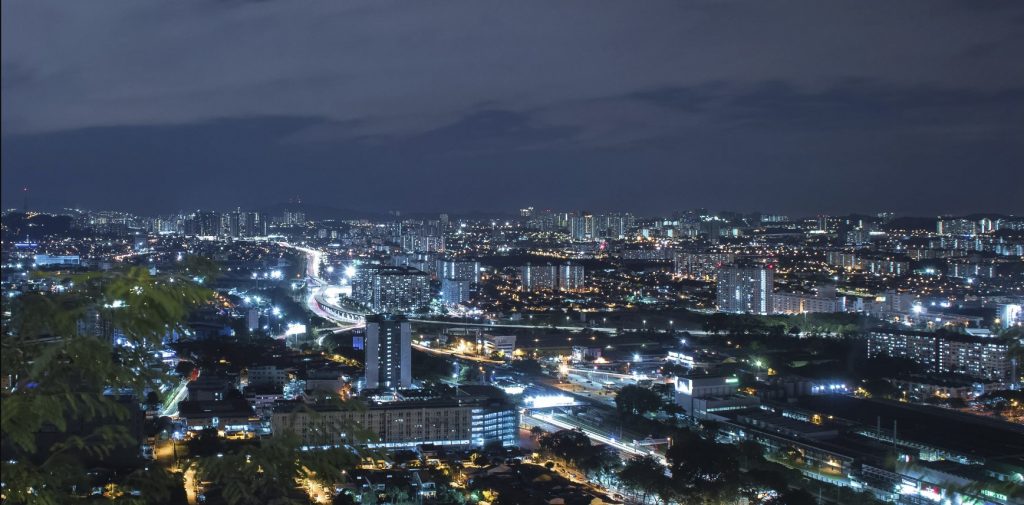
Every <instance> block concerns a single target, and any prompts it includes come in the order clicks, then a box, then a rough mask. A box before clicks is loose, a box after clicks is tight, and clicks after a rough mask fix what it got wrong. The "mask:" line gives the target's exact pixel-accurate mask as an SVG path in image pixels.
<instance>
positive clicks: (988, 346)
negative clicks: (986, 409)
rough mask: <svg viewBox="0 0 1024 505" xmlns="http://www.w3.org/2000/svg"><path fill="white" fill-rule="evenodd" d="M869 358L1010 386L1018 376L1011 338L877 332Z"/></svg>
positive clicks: (869, 340)
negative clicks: (895, 360)
mask: <svg viewBox="0 0 1024 505" xmlns="http://www.w3.org/2000/svg"><path fill="white" fill-rule="evenodd" d="M866 338H867V353H868V356H869V357H877V356H889V357H893V358H906V359H908V360H910V361H913V362H914V363H917V364H918V365H920V366H921V367H922V368H923V369H924V371H926V372H929V373H934V374H960V375H964V376H968V377H972V378H975V379H981V380H986V381H990V382H995V383H998V384H1002V385H1004V386H1007V387H1009V386H1010V384H1011V383H1012V382H1014V378H1015V377H1016V375H1017V370H1016V368H1015V366H1016V363H1015V361H1014V359H1013V355H1012V354H1011V352H1010V350H1011V346H1012V342H1011V341H1010V340H1009V339H1005V338H998V337H994V336H991V334H989V335H988V336H973V335H970V334H960V333H947V332H921V331H908V330H892V329H877V330H873V331H871V332H869V333H868V335H867V337H866Z"/></svg>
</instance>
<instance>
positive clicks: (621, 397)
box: [615, 386, 664, 415]
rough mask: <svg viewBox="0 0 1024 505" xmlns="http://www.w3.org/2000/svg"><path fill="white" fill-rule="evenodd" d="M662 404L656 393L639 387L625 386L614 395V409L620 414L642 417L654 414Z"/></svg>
mask: <svg viewBox="0 0 1024 505" xmlns="http://www.w3.org/2000/svg"><path fill="white" fill-rule="evenodd" d="M663 403H664V402H662V401H661V397H660V396H658V393H655V392H654V391H651V390H650V389H647V388H644V387H640V386H626V387H624V388H622V389H621V390H619V392H618V394H616V395H615V407H616V408H617V409H618V410H619V413H620V414H634V415H644V414H645V413H647V412H656V411H658V410H660V409H661V407H662V405H663Z"/></svg>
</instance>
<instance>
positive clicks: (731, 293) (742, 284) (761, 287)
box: [718, 265, 775, 314]
mask: <svg viewBox="0 0 1024 505" xmlns="http://www.w3.org/2000/svg"><path fill="white" fill-rule="evenodd" d="M774 274H775V271H774V270H773V266H772V265H751V266H739V265H728V266H725V267H722V269H721V270H719V273H718V310H720V311H722V312H734V313H738V314H771V313H772V290H773V288H774V285H775V275H774Z"/></svg>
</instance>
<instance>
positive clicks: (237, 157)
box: [2, 2, 1024, 215]
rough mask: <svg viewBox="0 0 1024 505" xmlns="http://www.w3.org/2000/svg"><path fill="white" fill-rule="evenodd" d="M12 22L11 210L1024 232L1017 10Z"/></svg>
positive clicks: (224, 7)
mask: <svg viewBox="0 0 1024 505" xmlns="http://www.w3.org/2000/svg"><path fill="white" fill-rule="evenodd" d="M3 14H4V15H3V19H4V21H3V42H4V44H3V52H2V55H3V70H4V72H3V74H4V79H3V83H2V84H3V116H2V143H3V149H2V162H3V167H4V168H3V173H2V179H3V191H2V199H3V206H4V207H5V208H11V207H20V206H21V201H22V195H21V194H20V191H21V188H23V187H26V186H27V187H29V188H31V194H32V196H31V198H32V201H33V202H35V203H36V205H37V206H38V207H40V208H45V209H56V208H61V207H73V206H84V207H89V208H116V209H122V210H130V211H134V212H140V213H161V212H171V211H175V210H180V209H187V208H202V207H217V208H232V207H235V206H242V207H246V208H258V207H260V206H262V205H265V204H267V203H273V202H281V201H286V200H287V199H288V198H289V197H291V196H292V195H297V194H301V195H302V196H303V198H304V201H306V202H309V203H311V204H316V205H322V206H332V207H337V208H342V209H358V210H364V211H372V212H385V211H387V210H391V209H398V210H401V211H403V212H434V211H439V210H443V209H448V210H449V211H451V212H469V211H482V212H492V211H495V210H500V209H509V208H516V207H517V206H519V205H522V204H524V203H525V202H529V204H531V205H535V206H536V207H537V208H577V209H578V208H583V209H587V208H593V209H608V210H631V211H634V212H637V213H640V214H659V213H661V214H664V213H667V212H671V211H673V210H676V209H678V208H695V207H706V208H712V209H722V208H728V209H735V210H737V211H742V212H749V211H754V210H758V209H771V211H772V212H779V213H789V214H796V215H812V214H816V213H827V214H846V213H850V212H865V213H871V212H877V211H892V212H896V213H898V214H902V215H940V214H967V213H973V212H995V213H1011V214H1020V213H1021V212H1022V211H1024V208H1022V203H1021V199H1020V198H1019V194H1018V193H1019V191H1018V188H1020V187H1022V186H1024V170H1021V169H1020V168H1021V167H1024V143H1021V142H1020V139H1021V138H1024V126H1022V125H1024V122H1022V121H1020V118H1021V117H1024V71H1022V70H1021V67H1020V66H1019V65H1012V64H1010V65H1008V64H1007V63H1008V62H1011V61H1013V60H1014V58H1013V55H1015V54H1020V53H1021V52H1022V49H1024V38H1022V37H1021V36H1020V35H1019V30H1018V28H1019V22H1020V19H1022V16H1024V6H1021V5H1020V4H1018V3H1011V2H1005V3H986V4H985V6H984V7H981V6H978V5H975V4H962V3H956V2H948V3H947V2H942V3H937V2H927V3H925V2H906V3H901V4H900V5H899V6H898V7H892V6H889V8H888V9H886V10H885V11H884V12H881V11H873V10H871V9H869V8H865V7H864V4H863V3H860V2H833V3H829V4H828V5H822V4H820V3H819V2H787V3H783V4H778V5H775V6H765V5H761V4H757V3H749V2H708V3H704V2H693V3H675V2H672V3H650V4H647V5H645V6H644V7H643V8H640V7H637V6H629V7H626V6H622V5H615V4H597V5H595V4H591V3H588V4H586V5H585V6H584V5H582V4H581V5H577V6H573V5H572V4H566V5H564V6H561V7H559V8H553V7H551V6H550V5H549V4H540V3H529V2H527V3H517V4H516V5H514V6H513V5H502V6H495V5H488V4H452V5H446V6H443V7H441V6H401V7H397V6H394V5H388V4H380V3H373V4H367V5H363V4H358V3H347V4H344V5H331V4H312V5H310V6H306V8H304V9H293V8H290V7H284V6H282V4H281V3H278V2H256V3H247V2H242V3H209V4H193V5H187V6H167V5H156V4H149V5H134V6H131V7H126V6H116V5H110V6H103V7H98V6H78V5H74V4H69V3H51V4H47V3H39V2H32V3H27V2H7V3H5V4H4V5H3ZM183 34H187V36H183ZM124 40H131V41H132V43H131V44H123V42H122V41H124ZM366 188H374V189H378V188H379V190H377V191H366ZM214 202H217V203H214ZM220 202H223V203H222V204H221V203H220Z"/></svg>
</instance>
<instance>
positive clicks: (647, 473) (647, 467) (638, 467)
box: [619, 456, 670, 502]
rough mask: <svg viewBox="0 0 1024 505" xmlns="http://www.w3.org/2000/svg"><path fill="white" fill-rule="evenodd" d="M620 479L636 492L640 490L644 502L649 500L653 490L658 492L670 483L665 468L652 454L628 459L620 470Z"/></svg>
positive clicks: (624, 484)
mask: <svg viewBox="0 0 1024 505" xmlns="http://www.w3.org/2000/svg"><path fill="white" fill-rule="evenodd" d="M619 480H620V481H622V485H623V486H625V487H626V488H628V489H631V490H633V491H634V492H637V491H639V492H640V495H641V497H642V501H643V502H646V501H647V497H648V496H650V494H651V493H652V492H653V493H658V492H659V490H662V491H663V488H666V487H668V486H669V485H670V484H669V481H668V478H667V477H666V476H665V468H664V467H663V466H661V464H660V463H658V461H657V460H655V459H654V458H653V457H651V456H640V457H637V458H633V459H631V460H629V461H627V462H626V464H625V465H623V466H622V470H620V471H619ZM663 492H664V491H663Z"/></svg>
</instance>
